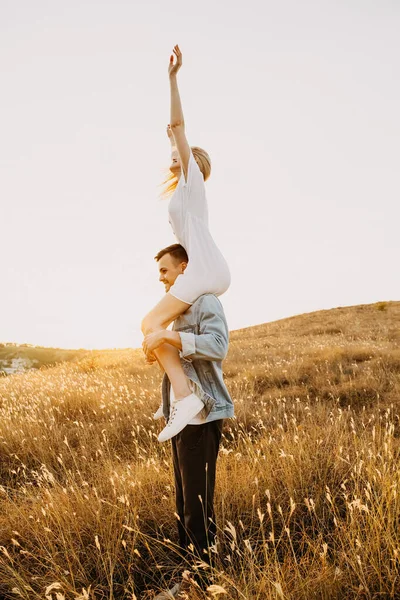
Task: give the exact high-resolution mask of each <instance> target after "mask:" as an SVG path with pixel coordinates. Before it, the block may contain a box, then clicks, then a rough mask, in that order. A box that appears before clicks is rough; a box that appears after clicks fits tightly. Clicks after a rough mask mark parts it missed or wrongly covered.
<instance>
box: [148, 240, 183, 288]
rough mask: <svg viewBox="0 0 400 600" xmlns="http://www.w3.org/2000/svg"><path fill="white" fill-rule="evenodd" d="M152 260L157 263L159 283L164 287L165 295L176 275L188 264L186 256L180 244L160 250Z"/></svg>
mask: <svg viewBox="0 0 400 600" xmlns="http://www.w3.org/2000/svg"><path fill="white" fill-rule="evenodd" d="M154 259H155V260H156V261H157V262H158V271H159V274H160V277H159V281H161V282H162V283H163V284H164V285H165V293H167V292H169V290H170V288H171V286H173V284H174V283H175V279H176V278H177V277H178V275H180V274H181V273H183V272H184V270H185V269H186V267H187V265H188V262H189V258H188V255H187V253H186V250H185V248H184V247H183V246H181V244H172V246H168V247H167V248H163V249H162V250H160V252H159V253H158V254H157V255H156V256H155V257H154Z"/></svg>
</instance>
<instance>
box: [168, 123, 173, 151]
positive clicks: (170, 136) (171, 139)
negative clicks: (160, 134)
mask: <svg viewBox="0 0 400 600" xmlns="http://www.w3.org/2000/svg"><path fill="white" fill-rule="evenodd" d="M167 136H168V137H169V141H170V142H171V146H175V139H174V134H173V133H172V129H171V125H169V124H168V127H167Z"/></svg>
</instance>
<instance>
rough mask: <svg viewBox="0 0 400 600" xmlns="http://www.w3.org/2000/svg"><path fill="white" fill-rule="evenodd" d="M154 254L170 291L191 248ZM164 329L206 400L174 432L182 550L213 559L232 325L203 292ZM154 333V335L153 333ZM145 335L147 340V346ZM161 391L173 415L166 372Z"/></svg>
mask: <svg viewBox="0 0 400 600" xmlns="http://www.w3.org/2000/svg"><path fill="white" fill-rule="evenodd" d="M155 259H156V260H157V262H158V266H159V273H160V277H159V280H160V281H161V282H162V283H164V285H165V289H166V292H168V290H169V288H170V287H171V286H172V285H173V283H174V281H175V279H176V278H177V277H178V275H180V274H181V273H183V272H184V270H185V268H186V267H187V264H188V262H189V260H188V256H187V253H186V251H185V249H184V248H183V246H181V245H180V244H173V245H171V246H168V247H167V248H164V249H163V250H160V252H159V253H158V254H157V256H156V257H155ZM159 333H160V335H162V336H163V341H164V342H165V343H169V344H171V345H172V346H174V347H175V348H178V350H179V356H180V358H181V363H182V367H183V369H184V371H185V374H186V375H187V377H188V379H189V385H190V386H191V387H192V389H193V390H194V391H195V393H196V394H198V395H199V397H200V398H201V399H202V400H203V403H204V408H203V409H202V410H201V411H200V413H199V414H198V415H196V417H195V418H194V419H193V420H192V421H190V422H189V424H188V425H186V427H184V429H182V431H181V432H180V433H178V434H177V435H175V436H174V437H172V438H171V445H172V458H173V466H174V477H175V493H176V512H177V514H178V515H179V519H178V534H179V545H180V547H181V549H182V555H183V557H185V556H186V555H187V551H188V547H189V546H190V545H191V544H192V545H193V549H194V551H195V553H196V554H197V555H198V557H199V558H201V560H202V561H204V562H206V563H208V564H212V551H211V550H210V547H211V546H213V545H214V544H215V542H216V540H215V536H216V524H215V517H214V506H213V498H214V487H215V473H216V461H217V456H218V450H219V444H220V440H221V435H222V428H223V421H224V419H225V418H230V417H233V416H234V406H233V402H232V399H231V397H230V395H229V392H228V390H227V388H226V386H225V383H224V380H223V374H222V368H221V365H222V361H223V360H224V358H225V357H226V355H227V353H228V345H229V330H228V325H227V322H226V318H225V314H224V309H223V307H222V304H221V302H220V301H219V299H218V298H217V296H215V295H214V294H203V295H202V296H200V297H199V298H198V299H197V300H196V301H195V302H194V303H193V304H192V305H191V306H190V307H189V308H188V310H187V311H186V312H185V313H183V314H182V315H180V316H179V317H178V318H177V319H175V321H174V323H173V327H172V330H170V331H169V330H167V329H165V330H163V332H159ZM150 336H153V337H154V334H150ZM146 338H147V336H146ZM146 338H145V340H144V342H143V344H144V347H145V348H146V349H148V348H147V346H146V343H145V342H146ZM146 354H147V360H148V362H151V358H150V352H147V353H146ZM153 362H154V361H153ZM161 392H162V402H163V414H164V417H165V418H166V419H167V421H168V420H169V414H170V404H171V402H170V398H171V385H170V381H169V379H168V376H167V374H166V373H164V376H163V380H162V384H161ZM155 417H156V415H155ZM199 496H200V497H201V499H200V498H199ZM198 583H199V584H200V586H201V587H206V586H207V584H208V583H209V582H208V581H207V571H204V573H201V576H199V577H198ZM189 587H190V585H189V584H188V582H187V580H186V579H185V578H183V577H182V579H181V580H180V581H178V582H177V583H176V584H175V585H174V586H173V587H172V588H171V589H170V590H168V591H164V592H162V593H161V594H159V595H158V596H156V599H155V600H162V599H164V598H165V599H166V598H172V597H174V598H177V599H180V598H184V597H186V596H185V594H184V592H186V591H188V589H189Z"/></svg>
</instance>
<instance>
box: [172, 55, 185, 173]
mask: <svg viewBox="0 0 400 600" xmlns="http://www.w3.org/2000/svg"><path fill="white" fill-rule="evenodd" d="M174 54H175V56H176V63H174V57H173V55H172V54H171V56H170V59H169V67H168V74H169V83H170V88H171V118H170V125H171V129H172V133H173V135H174V139H175V145H176V148H177V150H178V154H179V158H180V161H181V169H182V173H183V174H184V177H185V181H186V180H187V173H188V165H189V157H190V146H189V144H188V141H187V139H186V135H185V121H184V118H183V111H182V104H181V98H180V96H179V89H178V80H177V74H178V71H179V69H180V68H181V66H182V52H181V51H180V50H179V46H178V45H177V46H174Z"/></svg>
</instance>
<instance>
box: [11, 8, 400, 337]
mask: <svg viewBox="0 0 400 600" xmlns="http://www.w3.org/2000/svg"><path fill="white" fill-rule="evenodd" d="M399 31H400V5H399V3H398V2H396V1H395V0H390V1H389V0H382V1H380V2H376V1H370V0H359V1H356V0H346V1H345V0H339V1H337V0H331V1H329V2H327V1H323V0H318V1H317V0H315V1H311V0H305V1H302V2H299V1H298V0H286V1H280V2H276V1H275V0H260V1H255V0H248V1H246V2H244V3H239V2H232V1H231V0H229V1H228V0H220V1H219V2H215V0H212V1H211V0H202V1H201V2H189V1H188V0H185V1H182V0H175V1H174V2H169V3H167V2H157V1H155V0H148V1H147V2H145V3H144V2H142V1H140V2H139V1H134V0H133V1H131V2H128V1H122V0H112V1H111V0H103V1H99V0H96V1H94V0H92V1H87V0H79V1H78V0H68V2H67V1H66V0H62V1H61V0H51V1H50V0H48V1H44V0H35V2H32V1H31V0H2V1H1V3H0V49H1V50H0V108H1V110H0V127H1V129H0V202H1V214H0V255H1V257H2V268H1V286H2V287H1V294H0V342H1V341H3V342H16V343H24V342H25V343H30V344H35V345H43V346H58V347H64V348H99V349H101V348H113V347H116V348H118V347H120V348H121V347H140V346H141V343H142V339H143V336H142V334H141V331H140V322H141V320H142V318H143V317H144V316H145V315H146V314H147V313H148V312H149V311H150V309H151V308H152V307H153V306H154V305H155V304H156V303H157V302H158V301H159V300H160V299H161V297H162V296H163V295H164V293H165V290H164V286H163V285H162V284H161V283H160V282H159V281H158V265H157V262H156V261H155V260H154V256H155V255H156V253H157V252H158V251H159V250H160V249H161V248H163V247H165V246H167V245H169V244H172V243H176V241H177V240H176V239H175V237H174V236H173V233H172V229H171V226H170V224H169V223H168V214H167V206H168V200H167V201H161V200H159V199H158V193H159V191H160V188H158V187H157V186H158V184H159V182H160V181H161V178H162V175H163V171H162V170H163V169H164V168H165V167H167V166H168V165H169V161H170V148H169V142H168V139H167V136H166V133H165V128H166V125H167V124H168V122H169V83H168V74H167V70H168V61H169V56H170V54H171V52H172V48H173V46H174V45H175V44H179V46H180V48H181V51H182V54H183V66H182V69H181V71H180V73H179V75H178V78H179V79H178V81H179V85H180V92H181V99H182V105H183V112H184V115H185V121H186V134H187V137H188V141H189V143H190V144H191V145H198V146H202V147H204V148H205V149H206V150H207V151H208V152H209V154H210V156H211V160H212V167H213V172H212V175H211V178H210V180H209V181H208V182H207V184H206V187H207V197H208V205H209V219H210V231H211V233H212V235H213V237H214V239H215V241H216V243H217V244H218V246H219V248H220V249H221V251H222V253H223V254H224V256H225V258H226V259H227V261H228V263H229V266H230V269H231V274H232V283H231V287H230V289H229V290H228V292H226V293H225V294H223V295H222V296H220V300H221V302H222V304H223V306H224V309H225V313H226V317H227V320H228V325H229V329H230V330H234V329H238V328H241V327H247V326H251V325H256V324H259V323H265V322H268V321H273V320H276V319H280V318H284V317H289V316H292V315H296V314H300V313H305V312H311V311H314V310H320V309H329V308H333V307H337V306H348V305H354V304H365V303H371V302H377V301H380V300H400V277H399V264H400V263H399V259H400V235H399V222H400V208H399V199H400V193H399V192H400V184H399V158H400V152H399V140H400V111H399V106H400V82H399V72H400V36H399Z"/></svg>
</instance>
